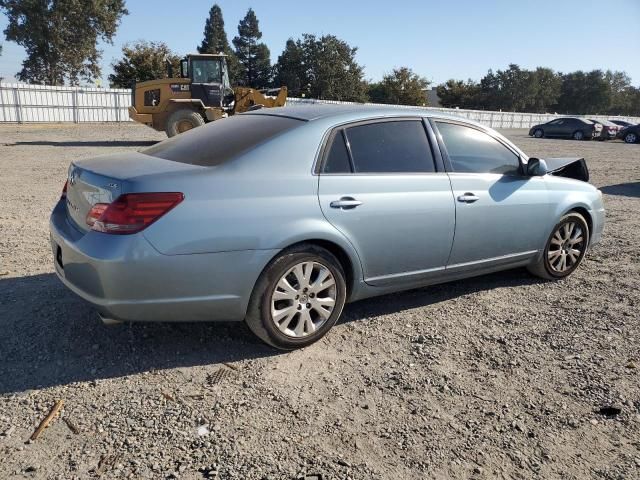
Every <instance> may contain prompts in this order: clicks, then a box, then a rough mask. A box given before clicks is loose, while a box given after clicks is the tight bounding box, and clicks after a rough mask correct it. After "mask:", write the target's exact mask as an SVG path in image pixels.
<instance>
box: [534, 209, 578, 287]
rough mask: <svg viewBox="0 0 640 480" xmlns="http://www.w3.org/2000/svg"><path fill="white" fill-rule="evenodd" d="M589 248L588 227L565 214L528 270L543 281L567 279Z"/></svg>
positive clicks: (574, 215) (572, 216) (572, 214)
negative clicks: (539, 255)
mask: <svg viewBox="0 0 640 480" xmlns="http://www.w3.org/2000/svg"><path fill="white" fill-rule="evenodd" d="M588 246H589V225H588V224H587V222H586V220H585V219H584V217H583V216H582V215H580V214H579V213H576V212H571V213H568V214H567V215H565V216H563V217H562V218H561V219H560V221H559V222H558V223H557V224H556V226H555V227H553V231H552V232H551V235H550V236H549V239H548V240H547V244H546V246H545V248H544V251H543V252H542V257H540V258H539V259H538V260H537V261H536V262H535V263H534V264H532V265H529V267H527V268H528V270H529V271H530V272H531V273H532V274H534V275H536V276H538V277H541V278H544V279H547V280H560V279H562V278H565V277H568V276H569V275H571V274H572V273H573V272H574V271H575V270H576V268H578V266H579V265H580V264H581V263H582V259H583V258H584V255H585V253H587V247H588Z"/></svg>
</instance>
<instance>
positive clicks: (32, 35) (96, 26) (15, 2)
mask: <svg viewBox="0 0 640 480" xmlns="http://www.w3.org/2000/svg"><path fill="white" fill-rule="evenodd" d="M0 9H2V10H4V12H5V13H6V15H7V19H8V25H7V28H5V30H4V34H5V36H6V38H7V40H9V41H14V42H16V43H17V44H18V45H21V46H22V47H24V49H25V50H26V52H27V58H26V59H25V60H24V61H23V62H22V70H20V72H18V73H17V75H16V76H17V78H18V79H19V80H22V81H24V82H30V83H46V84H49V85H63V84H64V83H65V81H67V82H69V83H70V84H72V85H77V84H78V83H79V81H80V79H85V80H88V81H91V80H92V79H95V78H98V77H100V65H99V61H100V57H101V52H100V51H99V50H98V49H97V47H96V45H97V42H98V39H101V40H103V41H105V42H108V43H113V42H112V39H113V36H114V34H115V32H116V29H117V27H118V25H119V23H120V19H121V18H122V16H123V15H126V14H127V13H128V12H127V9H126V8H125V4H124V0H83V1H79V0H55V1H53V0H0Z"/></svg>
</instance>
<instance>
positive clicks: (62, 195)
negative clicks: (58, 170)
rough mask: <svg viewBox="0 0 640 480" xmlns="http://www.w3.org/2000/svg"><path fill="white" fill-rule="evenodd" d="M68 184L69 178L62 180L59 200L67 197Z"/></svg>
mask: <svg viewBox="0 0 640 480" xmlns="http://www.w3.org/2000/svg"><path fill="white" fill-rule="evenodd" d="M68 184H69V180H66V181H65V182H64V187H62V193H61V194H60V200H64V199H65V198H67V185H68Z"/></svg>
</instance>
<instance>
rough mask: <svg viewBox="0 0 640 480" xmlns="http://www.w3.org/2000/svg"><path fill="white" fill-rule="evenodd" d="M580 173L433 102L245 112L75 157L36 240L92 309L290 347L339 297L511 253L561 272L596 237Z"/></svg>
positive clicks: (594, 206) (493, 267) (552, 273)
mask: <svg viewBox="0 0 640 480" xmlns="http://www.w3.org/2000/svg"><path fill="white" fill-rule="evenodd" d="M588 178H589V177H588V170H587V166H586V163H585V161H584V159H579V158H578V159H576V158H573V159H551V158H547V159H538V158H530V157H528V156H527V155H526V154H525V153H524V152H522V151H521V150H520V149H519V148H518V147H516V146H515V145H513V144H512V143H511V142H509V141H508V140H507V139H505V138H504V137H503V136H502V135H500V134H498V133H497V132H495V131H493V130H491V129H489V128H486V127H484V126H481V125H479V124H476V123H473V122H470V121H467V120H463V119H460V118H455V117H448V116H444V115H443V114H441V113H439V112H430V111H428V110H424V109H421V110H411V109H397V108H375V107H362V106H329V105H315V106H313V105H312V106H298V107H285V108H279V109H268V110H257V111H252V112H249V113H245V114H241V115H237V116H234V117H231V118H228V119H224V120H220V121H216V122H213V123H211V124H208V125H206V126H203V127H199V128H197V129H194V130H192V131H189V132H186V133H183V134H181V135H179V136H176V137H174V138H171V139H169V140H165V141H164V142H161V143H158V144H156V145H154V146H152V147H150V148H147V149H145V150H142V151H140V152H137V153H131V152H126V153H117V154H113V155H109V156H103V157H97V158H91V159H87V160H81V161H74V162H73V163H72V164H71V166H70V168H69V173H68V178H67V182H66V184H65V186H64V189H63V192H62V197H61V199H60V201H59V202H58V204H57V205H56V206H55V208H54V210H53V213H52V215H51V221H50V228H51V246H52V249H53V258H54V263H55V269H56V272H57V275H58V277H59V278H60V279H61V280H62V282H63V283H64V284H65V285H66V286H67V287H69V288H70V289H71V290H73V291H74V292H75V293H77V294H78V295H80V296H81V297H83V298H84V299H86V300H88V301H89V302H90V303H92V304H93V305H94V306H95V308H96V309H97V311H98V312H99V314H100V315H101V317H102V318H103V319H104V320H106V321H210V320H236V321H243V320H244V321H245V322H246V323H247V325H248V326H249V328H250V329H251V330H252V331H253V332H254V333H255V334H256V335H257V336H258V337H260V338H261V339H262V340H264V341H265V342H267V343H268V344H270V345H272V346H275V347H277V348H280V349H294V348H298V347H303V346H305V345H309V344H311V343H313V342H314V341H316V340H318V339H319V338H321V337H322V336H323V335H324V334H326V333H327V331H328V330H329V329H330V328H331V327H332V326H333V325H334V324H335V323H336V321H337V320H338V319H339V318H340V315H341V313H342V309H343V307H344V305H345V303H347V302H351V301H354V300H360V299H363V298H367V297H373V296H376V295H383V294H387V293H390V292H396V291H400V290H406V289H410V288H415V287H421V286H425V285H430V284H435V283H442V282H448V281H451V280H455V279H461V278H465V277H472V276H476V275H482V274H486V273H489V272H495V271H498V270H505V269H510V268H515V267H527V268H528V269H529V270H530V271H531V272H532V273H534V274H535V275H538V276H540V277H543V278H545V279H552V280H559V279H562V278H565V277H566V276H568V275H570V274H571V273H572V272H574V271H575V270H576V268H578V266H579V265H580V263H581V262H582V260H583V258H584V256H585V254H586V253H587V251H588V249H589V248H590V247H591V246H593V245H594V244H596V243H597V242H598V241H599V240H600V237H601V234H602V229H603V221H604V209H603V205H602V196H601V193H600V191H599V190H597V189H596V188H594V187H593V186H592V185H590V184H589V183H587V180H588ZM541 288H544V286H542V287H541Z"/></svg>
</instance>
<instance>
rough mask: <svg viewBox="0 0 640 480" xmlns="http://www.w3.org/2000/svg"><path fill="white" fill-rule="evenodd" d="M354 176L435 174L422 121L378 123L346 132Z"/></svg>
mask: <svg viewBox="0 0 640 480" xmlns="http://www.w3.org/2000/svg"><path fill="white" fill-rule="evenodd" d="M345 133H346V136H347V140H348V142H349V146H350V149H351V156H352V159H353V167H354V170H355V173H425V172H426V173H428V172H435V164H434V161H433V154H432V152H431V147H430V145H429V140H428V138H427V134H426V131H425V129H424V125H423V124H422V121H421V120H401V121H390V122H375V123H369V124H365V125H357V126H354V127H349V128H347V129H346V130H345Z"/></svg>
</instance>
